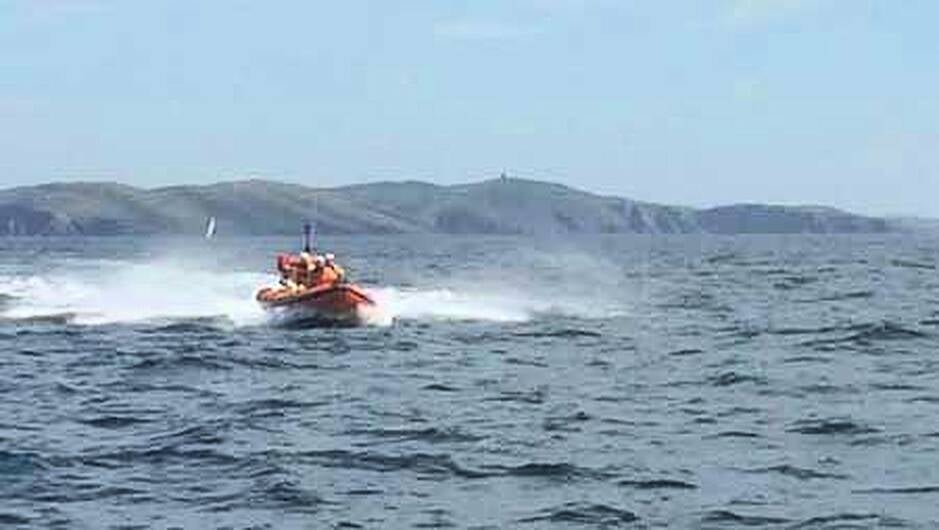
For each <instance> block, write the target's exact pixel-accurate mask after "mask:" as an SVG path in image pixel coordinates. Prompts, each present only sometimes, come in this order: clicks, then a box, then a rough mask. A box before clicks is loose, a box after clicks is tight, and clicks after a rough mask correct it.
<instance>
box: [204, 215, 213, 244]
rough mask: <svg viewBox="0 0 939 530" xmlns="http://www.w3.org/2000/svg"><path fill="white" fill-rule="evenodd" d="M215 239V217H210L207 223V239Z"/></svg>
mask: <svg viewBox="0 0 939 530" xmlns="http://www.w3.org/2000/svg"><path fill="white" fill-rule="evenodd" d="M213 237H215V217H214V216H213V217H209V220H208V221H206V223H205V238H206V239H212V238H213Z"/></svg>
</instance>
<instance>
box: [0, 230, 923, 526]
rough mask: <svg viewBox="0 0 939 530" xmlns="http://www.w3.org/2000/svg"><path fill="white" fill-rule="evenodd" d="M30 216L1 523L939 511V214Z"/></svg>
mask: <svg viewBox="0 0 939 530" xmlns="http://www.w3.org/2000/svg"><path fill="white" fill-rule="evenodd" d="M297 243H298V241H297V238H274V239H265V238H240V239H239V238H224V237H222V238H219V239H217V240H213V241H203V240H198V239H156V238H144V239H130V238H101V239H95V238H35V239H31V238H8V239H0V527H4V528H8V527H9V528H16V527H23V528H30V527H58V528H68V529H72V528H92V529H97V528H151V527H152V528H312V529H320V528H326V529H328V528H337V529H338V528H346V529H350V528H467V529H469V528H473V529H483V528H521V529H528V528H531V529H540V528H617V527H624V528H715V529H722V528H760V527H765V528H806V529H822V528H936V527H939V347H937V346H939V271H937V266H939V239H937V238H930V237H925V236H911V235H894V236H876V237H870V236H751V237H716V236H657V237H651V236H650V237H645V236H616V237H614V236H610V237H596V238H573V239H571V238H556V239H530V238H522V237H476V236H473V237H470V236H466V237H442V236H441V237H414V236H407V237H406V236H393V237H348V238H327V239H324V240H323V241H321V242H320V244H321V246H322V247H324V248H328V250H331V251H334V252H335V253H336V254H337V255H338V258H339V260H340V261H341V262H342V263H343V264H344V265H346V267H347V269H348V270H349V272H350V274H351V275H352V276H353V277H354V279H355V280H356V281H357V282H359V283H361V284H362V285H364V286H365V287H366V288H368V289H370V290H371V291H372V292H373V293H374V295H375V297H376V298H377V299H378V300H379V301H380V303H381V305H382V311H383V315H384V318H382V319H378V320H377V321H376V322H374V323H372V325H369V326H366V327H361V328H351V329H350V328H329V329H315V328H314V329H309V328H305V329H304V328H296V327H291V328H283V327H279V326H278V325H276V323H275V322H271V321H269V320H268V319H267V317H266V316H265V314H264V313H263V312H262V311H261V310H260V308H258V307H257V306H256V305H255V303H254V302H253V294H254V291H255V290H256V289H257V288H258V287H261V286H262V285H264V284H266V283H271V282H273V281H274V277H273V276H272V274H271V271H272V268H273V256H274V253H276V252H278V251H284V250H295V249H296V246H297Z"/></svg>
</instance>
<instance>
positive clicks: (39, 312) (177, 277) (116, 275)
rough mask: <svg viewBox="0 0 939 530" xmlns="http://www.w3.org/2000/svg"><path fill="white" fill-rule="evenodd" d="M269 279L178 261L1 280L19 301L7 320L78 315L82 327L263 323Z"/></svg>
mask: <svg viewBox="0 0 939 530" xmlns="http://www.w3.org/2000/svg"><path fill="white" fill-rule="evenodd" d="M266 280H267V276H266V275H260V274H253V273H243V272H215V271H212V270H206V269H203V268H199V267H192V266H182V265H180V264H178V263H174V262H172V261H157V262H153V263H146V264H139V263H104V262H102V263H101V264H99V267H97V268H84V269H83V270H77V271H69V270H63V271H60V272H57V273H55V274H48V275H45V276H25V277H7V278H0V293H3V294H6V295H9V296H12V297H14V300H13V301H12V302H11V303H10V305H9V307H7V308H6V309H5V310H4V311H3V313H2V316H4V317H6V318H34V317H44V316H54V315H61V314H70V315H73V317H72V321H73V322H75V323H78V324H105V323H114V322H134V321H145V320H155V319H166V318H168V319H176V318H200V317H223V318H227V319H229V320H230V321H231V322H232V323H234V324H236V325H243V324H249V323H253V322H261V321H263V318H264V315H263V312H262V311H261V309H260V308H259V307H258V305H257V303H255V301H254V299H253V296H254V292H255V290H256V289H257V287H258V286H260V285H262V284H263V283H265V281H266Z"/></svg>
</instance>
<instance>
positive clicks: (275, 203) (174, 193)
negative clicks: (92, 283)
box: [0, 178, 908, 236]
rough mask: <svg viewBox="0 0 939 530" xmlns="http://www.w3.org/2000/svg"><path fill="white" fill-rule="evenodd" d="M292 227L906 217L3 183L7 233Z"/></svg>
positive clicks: (819, 223) (276, 189)
mask: <svg viewBox="0 0 939 530" xmlns="http://www.w3.org/2000/svg"><path fill="white" fill-rule="evenodd" d="M212 218H214V219H215V220H216V222H217V230H218V233H219V234H220V235H278V234H294V233H296V231H297V227H298V225H299V223H300V222H301V221H302V220H311V221H314V222H316V224H317V228H318V230H319V232H321V233H326V234H388V233H443V234H530V235H550V234H602V233H607V234H674V233H714V234H770V233H776V234H796V233H885V232H896V231H902V230H905V229H908V226H907V225H906V224H904V223H900V222H894V221H892V220H888V219H884V218H878V217H868V216H862V215H856V214H852V213H848V212H845V211H842V210H838V209H834V208H828V207H815V206H811V207H809V206H806V207H794V206H774V205H765V204H737V205H729V206H719V207H714V208H689V207H683V206H669V205H663V204H654V203H647V202H641V201H635V200H632V199H627V198H622V197H610V196H602V195H596V194H592V193H588V192H584V191H580V190H577V189H575V188H571V187H568V186H564V185H560V184H554V183H548V182H540V181H534V180H524V179H515V178H500V179H494V180H486V181H482V182H477V183H473V184H462V185H450V186H440V185H435V184H429V183H425V182H415V181H408V182H379V183H373V184H361V185H352V186H343V187H336V188H311V187H306V186H302V185H297V184H287V183H283V182H276V181H265V180H247V181H239V182H222V183H218V184H211V185H204V186H195V185H193V186H171V187H164V188H155V189H143V188H136V187H132V186H127V185H123V184H116V183H53V184H43V185H38V186H29V187H18V188H9V189H5V190H0V235H4V236H17V235H29V236H37V235H38V236H41V235H69V234H83V235H95V236H107V235H134V234H138V235H139V234H152V235H177V234H179V235H182V234H192V235H199V234H202V233H203V232H204V231H205V226H206V221H207V220H208V219H212Z"/></svg>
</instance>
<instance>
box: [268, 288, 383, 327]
mask: <svg viewBox="0 0 939 530" xmlns="http://www.w3.org/2000/svg"><path fill="white" fill-rule="evenodd" d="M257 300H258V302H259V303H260V304H261V305H262V306H263V307H264V308H265V309H267V310H269V311H271V312H272V313H274V314H276V315H278V316H280V317H282V319H283V320H285V321H287V322H312V323H326V324H329V323H334V324H351V325H355V324H360V323H362V322H363V321H364V319H365V318H366V312H367V309H368V308H370V307H374V306H375V301H374V300H372V297H370V296H369V295H368V294H367V293H366V292H365V291H363V290H362V288H361V287H359V286H357V285H354V284H349V283H337V284H326V285H317V286H313V287H301V288H300V289H289V288H286V287H265V288H263V289H261V290H260V291H258V294H257Z"/></svg>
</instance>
